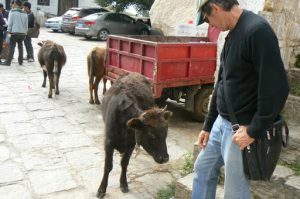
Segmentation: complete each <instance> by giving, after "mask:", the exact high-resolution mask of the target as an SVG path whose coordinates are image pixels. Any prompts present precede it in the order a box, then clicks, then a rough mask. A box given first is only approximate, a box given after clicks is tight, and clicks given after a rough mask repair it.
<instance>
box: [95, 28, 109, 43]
mask: <svg viewBox="0 0 300 199" xmlns="http://www.w3.org/2000/svg"><path fill="white" fill-rule="evenodd" d="M107 35H109V32H108V30H106V29H102V30H100V31H99V33H98V39H99V40H100V41H106V38H107Z"/></svg>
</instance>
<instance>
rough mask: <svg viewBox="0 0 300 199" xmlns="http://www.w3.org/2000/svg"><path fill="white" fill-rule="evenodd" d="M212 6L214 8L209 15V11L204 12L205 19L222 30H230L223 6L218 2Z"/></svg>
mask: <svg viewBox="0 0 300 199" xmlns="http://www.w3.org/2000/svg"><path fill="white" fill-rule="evenodd" d="M211 7H212V10H211V13H210V14H209V15H208V14H207V13H203V19H204V21H205V22H206V23H208V24H209V25H211V26H214V27H216V28H218V29H219V30H221V31H227V30H229V27H228V24H227V23H226V21H227V20H226V12H225V11H224V10H223V8H222V7H220V6H219V5H217V4H212V5H211Z"/></svg>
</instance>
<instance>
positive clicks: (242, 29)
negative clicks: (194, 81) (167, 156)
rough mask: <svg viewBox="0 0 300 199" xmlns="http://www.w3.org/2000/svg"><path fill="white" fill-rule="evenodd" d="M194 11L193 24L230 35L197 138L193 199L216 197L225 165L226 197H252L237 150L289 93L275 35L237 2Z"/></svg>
mask: <svg viewBox="0 0 300 199" xmlns="http://www.w3.org/2000/svg"><path fill="white" fill-rule="evenodd" d="M198 12H199V13H198V16H199V18H198V20H199V21H197V24H201V23H202V22H204V21H205V22H207V23H209V25H212V26H214V27H217V28H218V29H220V30H221V31H227V30H229V33H228V35H227V37H226V40H225V44H224V47H223V51H222V53H221V62H220V63H221V64H220V69H219V75H218V81H217V82H216V85H215V89H214V92H213V95H212V99H211V103H210V107H209V112H208V115H207V117H206V120H205V123H204V127H203V130H202V131H201V132H200V134H199V136H198V145H199V146H200V147H201V148H202V150H201V152H200V154H199V155H198V157H197V160H196V162H195V165H194V180H193V191H192V198H193V199H204V198H215V194H216V185H217V180H218V176H219V175H220V168H221V166H223V165H224V167H225V182H224V198H226V199H227V198H230V199H240V198H243V199H250V198H251V194H250V188H249V181H248V179H247V178H246V177H245V174H244V170H243V162H242V153H241V150H243V149H244V148H245V147H247V146H249V145H250V144H251V143H252V142H253V141H254V140H255V139H256V138H259V137H260V136H261V135H262V133H264V132H265V131H266V130H267V129H268V128H269V127H270V126H271V125H272V123H273V122H274V120H275V119H276V118H277V116H278V115H279V114H280V112H281V110H282V109H283V106H284V104H285V101H286V99H287V96H288V93H289V86H288V81H287V77H286V72H285V69H284V66H283V62H282V59H281V55H280V49H279V46H278V39H277V37H276V35H275V33H274V32H273V29H272V28H271V26H270V25H269V24H268V22H267V21H266V20H265V19H263V18H262V17H260V16H258V15H256V14H254V13H252V12H251V11H247V10H243V9H241V8H240V7H239V3H238V1H237V0H200V3H199V11H198ZM224 71H226V73H224ZM223 73H224V74H223ZM223 77H224V78H226V88H227V90H226V94H227V95H226V97H227V98H228V99H229V101H230V102H231V104H232V108H233V110H234V113H235V115H236V117H237V120H238V124H239V129H238V130H237V131H236V132H234V131H233V129H232V123H231V121H230V117H229V112H228V107H227V106H226V103H225V97H224V84H225V82H224V79H223Z"/></svg>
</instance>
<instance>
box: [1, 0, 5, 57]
mask: <svg viewBox="0 0 300 199" xmlns="http://www.w3.org/2000/svg"><path fill="white" fill-rule="evenodd" d="M1 8H2V9H3V4H2V3H0V9H1ZM5 26H6V22H5V20H4V16H3V14H2V12H0V55H1V54H2V49H3V38H4V35H3V34H4V29H5ZM1 62H2V61H1V59H0V63H1Z"/></svg>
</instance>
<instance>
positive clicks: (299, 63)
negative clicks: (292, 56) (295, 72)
mask: <svg viewBox="0 0 300 199" xmlns="http://www.w3.org/2000/svg"><path fill="white" fill-rule="evenodd" d="M295 67H296V68H300V54H298V55H296V62H295Z"/></svg>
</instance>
